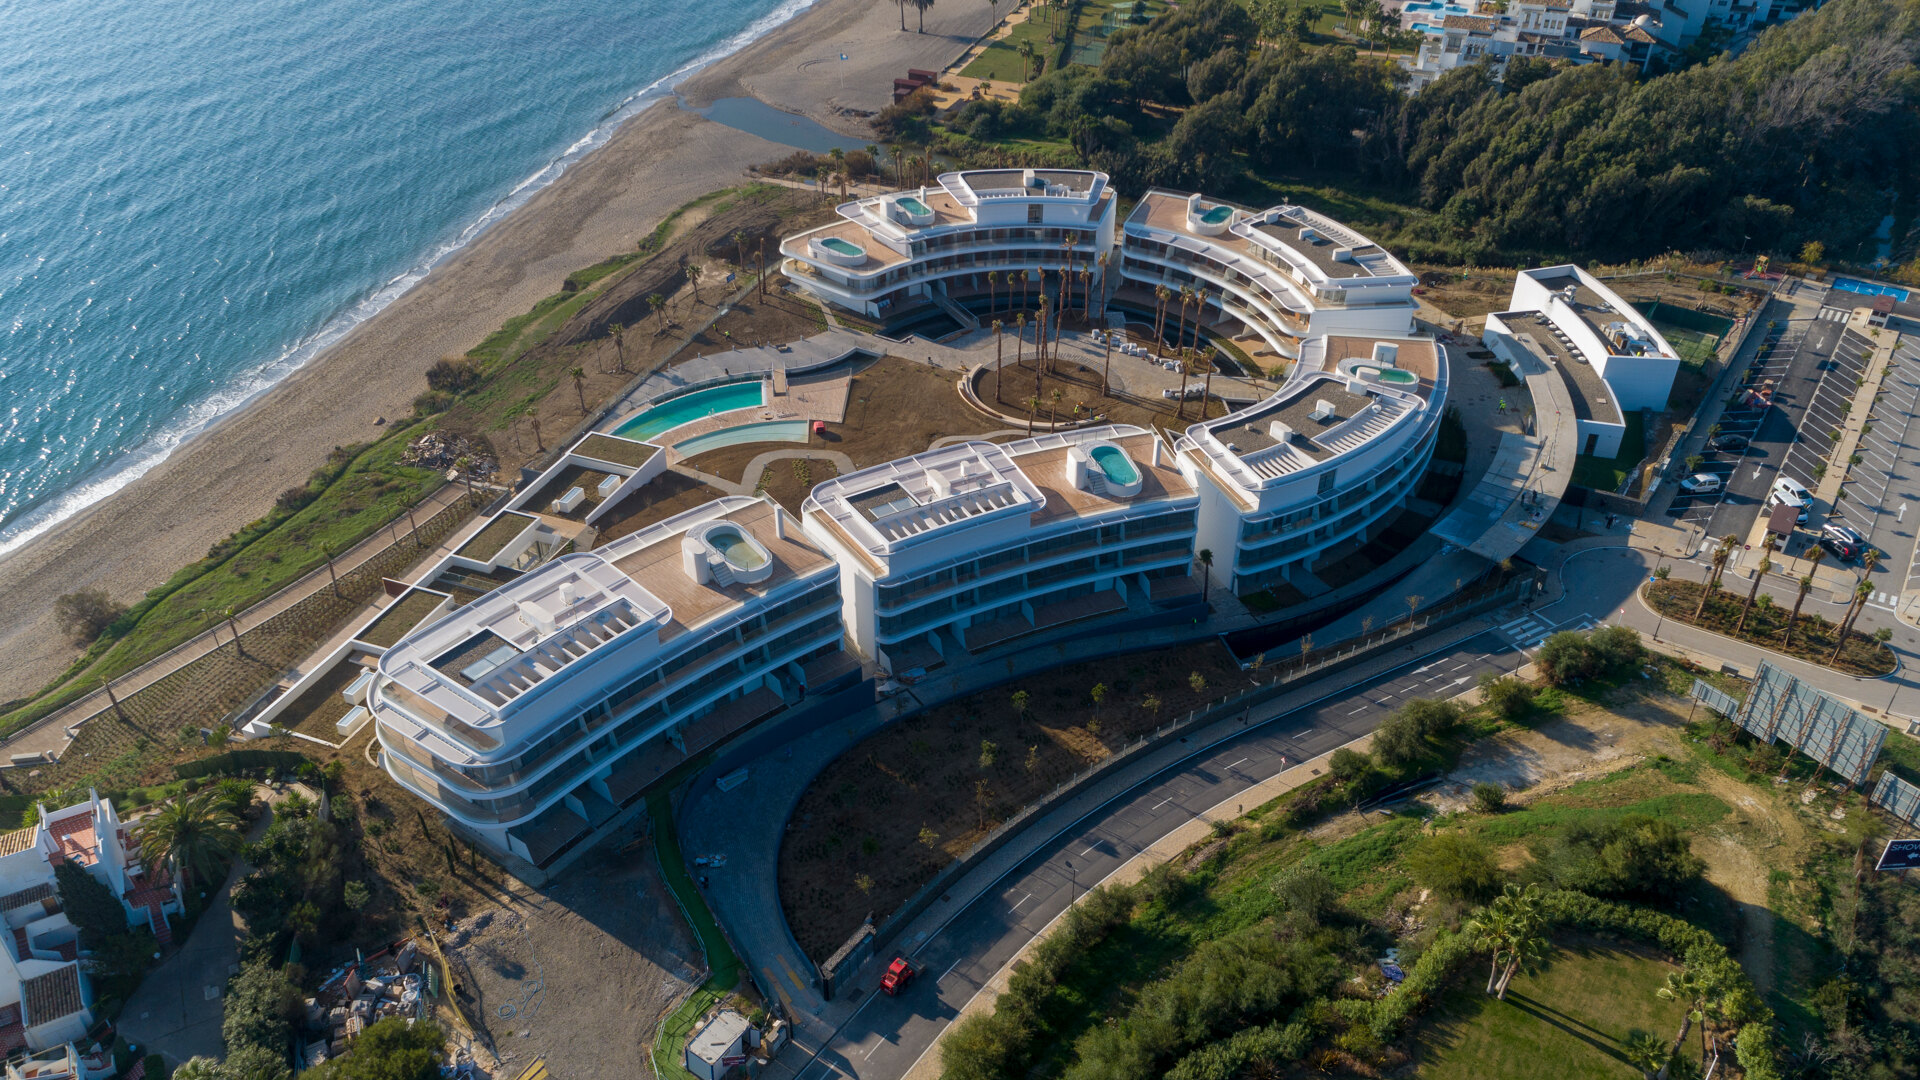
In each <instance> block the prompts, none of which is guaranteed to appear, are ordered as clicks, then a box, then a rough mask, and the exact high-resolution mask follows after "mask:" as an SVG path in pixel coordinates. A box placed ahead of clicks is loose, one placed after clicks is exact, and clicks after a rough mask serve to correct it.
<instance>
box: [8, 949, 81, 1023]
mask: <svg viewBox="0 0 1920 1080" xmlns="http://www.w3.org/2000/svg"><path fill="white" fill-rule="evenodd" d="M20 999H21V1000H22V1001H24V1002H26V1006H27V1017H26V1019H27V1022H28V1023H29V1024H32V1025H33V1026H35V1027H38V1026H40V1025H41V1024H46V1023H51V1022H52V1021H55V1020H58V1019H60V1018H61V1017H63V1016H71V1015H73V1014H74V1013H77V1012H79V1011H80V1010H81V1009H84V1008H86V1004H85V1003H84V1002H82V1001H81V1000H80V965H78V964H63V965H61V966H60V967H59V968H58V969H57V970H54V971H49V972H47V973H46V974H45V975H35V976H34V977H33V978H31V979H28V980H26V981H24V982H22V983H21V984H20Z"/></svg>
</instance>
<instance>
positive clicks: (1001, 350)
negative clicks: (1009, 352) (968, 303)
mask: <svg viewBox="0 0 1920 1080" xmlns="http://www.w3.org/2000/svg"><path fill="white" fill-rule="evenodd" d="M1001 325H1002V324H1001V322H1000V320H999V319H995V320H993V400H994V401H995V402H998V401H999V400H1000V361H1001V360H1003V359H1005V357H1006V346H1005V343H1004V342H1003V340H1002V339H1001V337H1000V327H1001Z"/></svg>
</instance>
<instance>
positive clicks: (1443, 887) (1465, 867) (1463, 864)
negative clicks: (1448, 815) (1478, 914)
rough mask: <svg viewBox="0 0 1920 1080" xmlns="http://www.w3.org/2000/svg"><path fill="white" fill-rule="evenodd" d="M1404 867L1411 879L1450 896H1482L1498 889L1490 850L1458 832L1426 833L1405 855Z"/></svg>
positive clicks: (1497, 872) (1498, 873)
mask: <svg viewBox="0 0 1920 1080" xmlns="http://www.w3.org/2000/svg"><path fill="white" fill-rule="evenodd" d="M1407 870H1408V871H1409V872H1410V873H1411V874H1412V875H1413V880H1414V881H1416V882H1419V883H1420V884H1421V885H1424V886H1426V887H1427V888H1429V889H1432V890H1433V891H1434V892H1436V893H1438V894H1440V895H1441V896H1444V897H1447V898H1449V899H1453V900H1484V899H1486V898H1487V897H1490V896H1492V895H1493V894H1494V893H1496V892H1498V891H1499V889H1500V869H1499V867H1497V866H1495V865H1494V863H1493V853H1492V852H1491V851H1488V850H1487V846H1486V845H1485V844H1483V843H1481V842H1480V841H1478V840H1476V839H1474V838H1473V837H1470V836H1466V835H1464V834H1461V833H1456V832H1443V833H1439V834H1436V835H1434V836H1431V837H1428V838H1427V840H1426V841H1425V842H1424V843H1422V844H1421V845H1420V846H1419V847H1416V848H1414V850H1413V853H1412V854H1411V855H1409V856H1408V857H1407Z"/></svg>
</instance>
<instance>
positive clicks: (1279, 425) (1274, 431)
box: [1267, 420, 1293, 446]
mask: <svg viewBox="0 0 1920 1080" xmlns="http://www.w3.org/2000/svg"><path fill="white" fill-rule="evenodd" d="M1267 434H1268V435H1270V436H1272V437H1273V441H1274V442H1277V443H1279V444H1281V445H1282V446H1285V445H1286V444H1287V443H1290V442H1292V441H1293V429H1292V428H1291V427H1288V426H1287V422H1286V421H1285V420H1275V421H1274V422H1273V423H1271V424H1268V425H1267Z"/></svg>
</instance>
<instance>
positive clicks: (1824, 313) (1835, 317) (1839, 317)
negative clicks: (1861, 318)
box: [1820, 307, 1853, 322]
mask: <svg viewBox="0 0 1920 1080" xmlns="http://www.w3.org/2000/svg"><path fill="white" fill-rule="evenodd" d="M1852 315H1853V312H1851V311H1847V310H1846V309H1844V308H1836V307H1823V308H1821V309H1820V318H1821V319H1822V320H1824V321H1826V322H1846V321H1847V319H1849V318H1850V317H1852Z"/></svg>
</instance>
